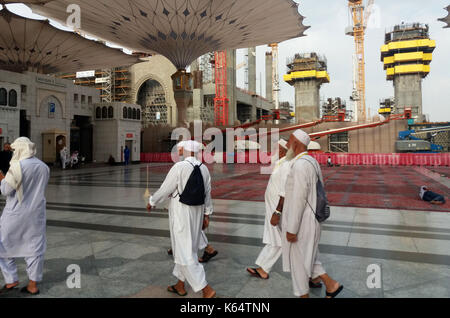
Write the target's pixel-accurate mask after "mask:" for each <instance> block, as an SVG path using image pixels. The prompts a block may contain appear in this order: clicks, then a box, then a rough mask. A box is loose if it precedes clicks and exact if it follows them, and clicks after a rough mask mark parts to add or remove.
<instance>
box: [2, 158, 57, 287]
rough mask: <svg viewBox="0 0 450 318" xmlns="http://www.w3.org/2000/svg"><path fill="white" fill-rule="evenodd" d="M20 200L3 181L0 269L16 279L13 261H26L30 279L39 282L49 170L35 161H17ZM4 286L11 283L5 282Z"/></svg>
mask: <svg viewBox="0 0 450 318" xmlns="http://www.w3.org/2000/svg"><path fill="white" fill-rule="evenodd" d="M20 166H21V170H22V188H23V200H22V203H19V201H18V198H17V194H16V191H15V190H14V189H13V188H12V187H11V186H10V185H9V184H8V183H7V182H6V181H5V180H2V182H1V185H0V188H1V193H2V195H4V196H6V197H7V198H6V205H5V208H4V209H3V214H2V216H1V218H0V258H1V259H2V260H1V261H0V267H1V269H2V271H3V274H4V276H5V280H6V278H8V277H13V278H16V276H17V269H16V268H15V262H14V259H15V258H18V257H20V258H22V257H23V258H25V259H26V261H27V264H28V267H27V271H28V274H29V278H30V279H31V280H34V281H40V280H41V279H42V270H43V267H42V262H43V259H44V258H43V255H44V253H45V250H46V235H45V232H46V210H45V206H46V200H45V190H46V188H47V184H48V180H49V175H50V170H49V168H48V167H47V165H45V164H44V163H43V162H42V161H40V160H39V159H37V158H34V157H33V158H30V159H25V160H22V161H20ZM9 279H12V278H8V280H9ZM7 283H12V282H8V281H7Z"/></svg>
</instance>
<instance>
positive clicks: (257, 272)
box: [247, 267, 269, 279]
mask: <svg viewBox="0 0 450 318" xmlns="http://www.w3.org/2000/svg"><path fill="white" fill-rule="evenodd" d="M247 272H249V273H250V275H252V276H254V277H257V278H261V279H269V274H267V273H266V272H265V271H264V270H263V269H262V268H261V267H258V268H251V267H247Z"/></svg>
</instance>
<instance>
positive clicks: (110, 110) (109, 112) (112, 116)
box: [108, 106, 114, 118]
mask: <svg viewBox="0 0 450 318" xmlns="http://www.w3.org/2000/svg"><path fill="white" fill-rule="evenodd" d="M108 118H114V108H113V107H112V106H109V108H108Z"/></svg>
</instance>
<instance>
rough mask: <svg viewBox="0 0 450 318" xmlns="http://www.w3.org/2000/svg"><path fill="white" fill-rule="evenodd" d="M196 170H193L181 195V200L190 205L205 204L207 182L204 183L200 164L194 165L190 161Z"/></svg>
mask: <svg viewBox="0 0 450 318" xmlns="http://www.w3.org/2000/svg"><path fill="white" fill-rule="evenodd" d="M189 163H190V162H189ZM190 164H191V165H192V166H193V167H194V170H193V171H192V173H191V175H190V176H189V179H188V181H187V183H186V186H185V187H184V190H183V193H181V195H180V202H181V203H183V204H186V205H190V206H198V205H203V204H205V197H206V195H205V184H204V183H203V176H202V172H201V170H200V166H201V165H202V164H199V165H198V166H194V165H193V164H192V163H190Z"/></svg>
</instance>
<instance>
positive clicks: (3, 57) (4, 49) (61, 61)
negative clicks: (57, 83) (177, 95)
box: [0, 9, 140, 74]
mask: <svg viewBox="0 0 450 318" xmlns="http://www.w3.org/2000/svg"><path fill="white" fill-rule="evenodd" d="M139 61H140V60H139V59H138V58H136V57H134V56H131V55H127V54H125V53H123V52H122V50H119V49H113V48H110V47H108V46H106V45H104V44H102V43H99V42H96V41H92V40H88V39H86V38H84V37H82V36H80V35H78V34H76V33H74V32H66V31H63V30H60V29H57V28H55V27H53V26H52V25H50V24H49V22H48V20H33V19H27V18H24V17H21V16H18V15H16V14H14V13H12V12H10V11H8V10H7V9H3V10H1V11H0V69H6V70H10V71H15V72H22V71H34V72H38V73H44V74H49V73H60V72H76V71H83V70H94V69H101V68H107V67H113V66H121V65H130V64H134V63H138V62H139Z"/></svg>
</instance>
